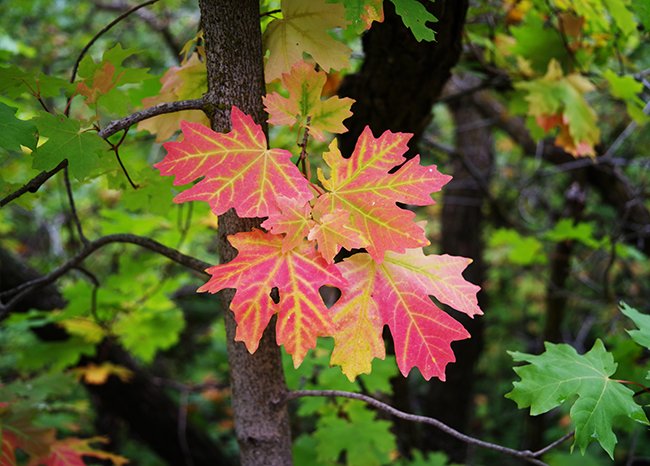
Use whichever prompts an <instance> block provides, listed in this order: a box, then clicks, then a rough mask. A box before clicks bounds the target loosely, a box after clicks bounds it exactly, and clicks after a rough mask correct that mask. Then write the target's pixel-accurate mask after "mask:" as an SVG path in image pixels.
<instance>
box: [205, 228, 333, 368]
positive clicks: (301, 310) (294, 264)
mask: <svg viewBox="0 0 650 466" xmlns="http://www.w3.org/2000/svg"><path fill="white" fill-rule="evenodd" d="M228 241H230V244H232V246H233V247H234V248H235V249H237V250H238V251H239V254H238V255H237V257H235V259H233V260H232V261H230V262H228V263H227V264H221V265H216V266H214V267H211V268H209V269H208V270H207V271H208V273H210V274H211V275H212V278H211V279H210V280H209V281H208V282H207V283H206V284H205V285H203V286H202V287H201V288H199V291H209V292H211V293H216V292H218V291H220V290H223V289H224V288H235V289H236V290H237V291H236V293H235V296H234V298H233V300H232V303H231V305H230V308H231V309H232V311H233V313H234V314H235V320H236V321H237V334H236V336H235V340H237V341H243V342H244V343H245V344H246V347H247V348H248V350H249V351H250V352H251V353H253V352H254V351H255V350H256V349H257V347H258V345H259V341H260V338H262V333H263V332H264V329H265V328H266V326H267V325H268V323H269V320H271V317H272V316H273V315H274V314H276V313H277V314H278V320H277V324H276V335H277V341H278V344H284V345H285V348H286V350H287V352H288V353H289V354H291V355H293V360H294V364H295V365H296V366H298V365H299V364H300V363H301V362H302V360H303V358H304V357H305V354H307V351H308V350H309V349H310V348H313V347H314V346H315V345H316V338H317V337H318V336H325V335H331V333H332V330H333V328H332V320H331V317H330V315H329V312H328V310H327V308H326V307H325V304H324V303H323V300H322V298H321V296H320V294H319V293H318V290H319V288H320V287H321V286H323V285H331V286H337V287H343V286H344V285H345V280H343V278H342V277H341V275H340V273H339V272H338V270H337V269H336V268H335V267H334V266H332V265H328V264H327V263H326V262H325V261H324V260H323V259H322V257H320V255H319V254H318V253H317V252H316V250H315V249H314V246H313V244H310V243H307V242H306V241H303V243H302V244H301V245H299V246H298V247H295V248H294V249H290V250H287V251H285V250H283V238H282V236H279V235H273V234H270V233H266V232H263V231H261V230H253V231H252V232H246V233H237V234H236V235H232V236H229V237H228ZM273 288H277V289H278V294H279V301H278V302H277V303H275V302H274V301H273V299H272V298H271V290H272V289H273Z"/></svg>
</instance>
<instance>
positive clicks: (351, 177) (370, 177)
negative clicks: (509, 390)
mask: <svg viewBox="0 0 650 466" xmlns="http://www.w3.org/2000/svg"><path fill="white" fill-rule="evenodd" d="M410 138H411V135H410V134H406V133H392V132H390V131H386V132H384V134H382V135H381V136H380V137H379V138H375V137H374V136H373V135H372V132H371V131H370V128H368V127H367V126H366V128H365V129H364V130H363V132H362V133H361V136H359V139H358V141H357V144H356V147H355V149H354V152H353V153H352V156H351V157H350V158H349V159H345V158H343V157H342V156H341V152H340V151H339V150H338V147H337V144H336V140H335V141H333V142H332V144H331V145H330V150H329V152H327V153H325V154H323V158H324V159H325V162H326V163H327V165H328V166H329V167H330V168H331V170H330V178H329V179H327V178H326V177H325V175H324V173H323V171H322V170H321V169H319V170H318V178H319V180H320V181H321V183H322V184H323V187H325V189H326V190H327V191H328V192H326V193H325V194H324V195H322V196H320V197H319V198H318V199H317V200H316V203H315V205H314V210H317V211H319V212H322V214H325V213H327V212H330V213H333V212H334V211H336V210H339V209H340V210H344V211H346V212H348V213H349V215H350V221H349V224H350V226H351V227H352V228H353V229H354V230H357V231H358V232H359V233H360V235H361V237H363V238H364V240H365V242H366V244H364V247H366V248H367V250H368V252H369V253H370V255H371V256H372V257H373V259H375V260H376V261H378V262H381V260H382V259H383V256H384V253H385V252H386V251H397V252H403V251H405V250H406V249H407V248H413V247H418V246H425V245H427V244H429V242H428V240H427V239H426V237H425V235H424V231H423V230H422V228H420V227H419V226H417V225H416V224H415V223H414V222H413V219H414V217H415V214H414V213H413V212H411V211H409V210H405V209H401V208H399V207H398V206H397V205H396V203H397V202H402V203H405V204H414V205H430V204H433V203H434V202H433V200H432V199H431V193H432V192H435V191H439V190H440V188H441V187H442V186H443V185H444V184H446V183H447V182H448V181H449V180H450V179H451V177H450V176H447V175H443V174H441V173H440V172H438V170H437V169H436V167H435V166H433V165H432V166H427V167H424V166H421V165H420V164H419V163H420V156H419V155H416V156H415V157H413V158H412V159H410V160H408V161H406V162H405V159H404V157H403V154H404V153H405V152H406V151H407V149H408V147H407V145H406V143H407V142H408V140H409V139H410ZM400 165H401V166H400ZM397 167H400V168H399V169H398V170H397V171H395V172H394V173H393V172H392V171H393V170H394V169H395V168H397ZM341 246H344V245H343V244H341Z"/></svg>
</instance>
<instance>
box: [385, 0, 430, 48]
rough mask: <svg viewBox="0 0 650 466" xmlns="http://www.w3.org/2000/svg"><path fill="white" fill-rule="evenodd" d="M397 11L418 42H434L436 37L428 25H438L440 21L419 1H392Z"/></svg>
mask: <svg viewBox="0 0 650 466" xmlns="http://www.w3.org/2000/svg"><path fill="white" fill-rule="evenodd" d="M391 2H393V5H395V11H396V12H397V14H398V15H400V16H401V18H402V21H403V22H404V25H405V26H406V27H407V28H409V29H410V30H411V32H412V33H413V35H414V36H415V38H416V39H417V41H418V42H421V41H423V40H424V41H428V42H430V41H432V40H434V39H435V37H436V35H435V32H434V31H433V29H431V28H430V27H429V26H427V23H437V22H438V19H437V18H436V17H435V16H433V15H432V14H431V13H429V12H428V11H427V9H426V7H425V6H424V5H423V4H422V3H420V2H418V1H417V0H391Z"/></svg>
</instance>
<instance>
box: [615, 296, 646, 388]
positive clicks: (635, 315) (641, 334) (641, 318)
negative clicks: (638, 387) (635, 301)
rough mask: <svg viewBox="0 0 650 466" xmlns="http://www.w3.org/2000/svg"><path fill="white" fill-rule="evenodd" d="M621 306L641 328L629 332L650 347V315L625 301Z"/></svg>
mask: <svg viewBox="0 0 650 466" xmlns="http://www.w3.org/2000/svg"><path fill="white" fill-rule="evenodd" d="M619 308H620V310H621V312H622V313H623V314H625V315H626V316H627V317H629V318H630V319H632V322H634V324H635V325H636V326H637V327H638V328H639V330H628V331H627V333H629V334H630V336H631V337H632V339H633V340H634V341H636V342H637V343H638V344H639V345H641V346H643V347H645V348H648V349H650V315H648V314H642V313H640V312H639V311H637V310H636V309H634V308H633V307H630V306H628V305H627V304H625V303H624V302H621V303H620V304H619ZM649 376H650V374H649Z"/></svg>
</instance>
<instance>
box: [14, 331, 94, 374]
mask: <svg viewBox="0 0 650 466" xmlns="http://www.w3.org/2000/svg"><path fill="white" fill-rule="evenodd" d="M32 338H33V341H32V342H31V344H27V345H25V346H24V348H22V350H21V351H20V354H19V356H18V361H17V365H18V367H20V368H22V369H24V370H37V369H43V368H46V367H47V368H49V369H50V370H51V371H53V372H57V371H62V370H63V369H67V368H68V367H70V366H73V365H75V364H77V363H78V362H79V359H81V356H92V355H94V354H95V344H94V343H89V342H88V341H86V340H85V339H83V338H80V337H72V338H69V339H67V340H64V341H56V342H42V341H39V340H37V339H36V337H32Z"/></svg>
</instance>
